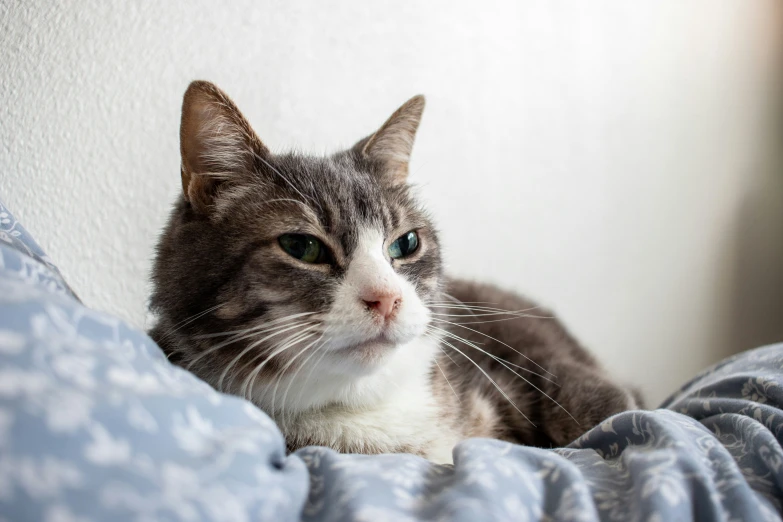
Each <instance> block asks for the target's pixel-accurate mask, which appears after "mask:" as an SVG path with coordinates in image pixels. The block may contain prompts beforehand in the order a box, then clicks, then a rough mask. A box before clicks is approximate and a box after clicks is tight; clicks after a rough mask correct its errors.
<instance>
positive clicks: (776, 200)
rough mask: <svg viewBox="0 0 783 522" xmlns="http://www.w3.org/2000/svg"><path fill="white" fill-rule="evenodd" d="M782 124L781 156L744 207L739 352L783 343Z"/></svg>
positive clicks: (736, 291) (734, 326)
mask: <svg viewBox="0 0 783 522" xmlns="http://www.w3.org/2000/svg"><path fill="white" fill-rule="evenodd" d="M780 106H781V107H783V102H782V103H781V104H780ZM782 113H783V112H781V111H778V114H782ZM776 123H777V125H776V127H775V128H776V130H777V132H775V136H774V140H770V141H771V142H772V146H771V147H770V148H769V150H772V151H774V154H775V156H774V157H772V158H769V159H768V161H767V162H765V163H764V164H763V165H762V168H763V170H764V171H763V172H762V174H761V175H760V176H759V183H758V184H757V185H756V186H755V187H754V190H753V191H751V192H750V193H749V194H748V196H747V198H746V199H745V201H743V203H742V205H741V207H740V209H739V216H738V221H737V227H736V233H737V238H736V242H735V247H736V249H737V250H736V252H735V256H736V257H735V263H734V274H733V288H732V289H731V293H730V295H731V296H732V302H731V303H729V321H730V325H728V326H729V331H730V333H731V338H730V341H731V342H730V343H728V346H730V347H731V348H730V349H732V350H733V351H734V352H739V351H743V350H747V349H750V348H755V347H757V346H761V345H764V344H769V343H773V342H783V152H782V151H781V149H782V148H783V121H777V122H776ZM771 231H773V232H774V231H776V233H770V232H771ZM724 346H725V345H724ZM725 355H730V354H725Z"/></svg>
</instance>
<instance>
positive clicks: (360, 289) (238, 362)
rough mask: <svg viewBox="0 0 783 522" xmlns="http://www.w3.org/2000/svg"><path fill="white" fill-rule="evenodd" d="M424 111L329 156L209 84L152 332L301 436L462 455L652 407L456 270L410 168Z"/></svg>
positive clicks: (186, 117) (308, 440)
mask: <svg viewBox="0 0 783 522" xmlns="http://www.w3.org/2000/svg"><path fill="white" fill-rule="evenodd" d="M423 110H424V98H423V97H422V96H415V97H413V98H411V99H410V100H409V101H408V102H406V103H405V104H404V105H402V106H401V107H400V108H399V109H398V110H397V111H396V112H394V114H392V116H391V117H390V118H389V119H388V120H387V121H386V122H385V123H384V124H383V125H382V126H381V127H380V128H379V129H378V130H377V131H376V132H375V133H373V134H371V135H370V136H368V137H366V138H364V139H362V140H360V141H359V142H358V143H357V144H356V145H355V146H353V147H352V148H350V149H348V150H344V151H341V152H338V153H336V154H333V155H331V156H326V157H314V156H307V155H302V154H295V153H287V154H273V153H271V152H270V151H269V149H267V147H266V146H265V145H264V144H263V142H262V141H261V140H260V139H259V138H258V137H257V136H256V135H255V133H254V132H253V130H252V129H251V127H250V125H249V124H248V122H247V120H246V119H245V118H244V117H243V116H242V114H241V113H240V112H239V110H238V109H237V108H236V106H235V105H234V103H233V102H232V101H231V100H230V99H229V97H228V96H226V94H224V93H223V92H222V91H221V90H220V89H218V88H217V87H216V86H214V85H213V84H211V83H208V82H204V81H196V82H193V83H192V84H191V85H190V86H189V87H188V89H187V91H186V93H185V96H184V100H183V106H182V121H181V129H180V145H181V147H180V148H181V155H182V166H181V180H182V195H181V196H180V197H178V199H177V201H176V203H175V204H174V208H173V210H172V212H171V215H170V218H169V221H168V224H167V226H166V227H165V230H164V231H163V233H162V235H161V237H160V240H159V243H158V245H157V250H156V257H155V262H154V266H153V272H152V282H153V293H152V296H151V299H150V305H151V308H152V310H153V312H155V313H156V315H157V317H158V321H157V324H156V325H155V326H154V327H153V329H152V330H151V331H150V335H151V337H152V338H153V339H154V340H155V341H156V342H157V343H158V344H159V345H160V346H161V347H162V348H163V350H164V351H165V352H166V353H167V355H168V356H169V358H170V360H171V361H172V362H174V363H175V364H178V365H181V366H182V367H184V368H187V369H189V370H191V371H192V372H194V373H195V374H196V375H198V376H199V377H201V378H202V379H204V380H205V381H206V382H208V383H210V384H211V385H213V386H214V387H215V388H216V389H218V390H222V391H226V392H228V393H232V394H236V395H240V396H244V397H247V398H248V399H250V400H251V401H253V402H254V403H255V404H256V405H258V406H259V407H260V408H262V409H263V410H264V411H265V412H266V413H268V414H269V415H270V416H271V417H272V418H274V419H275V420H276V422H277V423H278V425H279V427H280V429H281V431H282V432H283V434H284V436H285V439H286V443H287V446H288V450H289V451H294V450H296V449H298V448H301V447H304V446H308V445H323V446H328V447H331V448H334V449H336V450H338V451H341V452H348V453H365V454H377V453H393V452H404V453H412V454H416V455H420V456H422V457H425V458H428V459H430V460H432V461H435V462H441V463H449V462H451V461H452V448H453V447H454V445H455V444H456V443H457V442H459V441H461V440H463V439H466V438H469V437H492V438H497V439H501V440H506V441H511V442H515V443H520V444H526V445H533V446H540V447H551V446H563V445H566V444H568V443H570V442H571V441H573V440H574V439H576V438H577V437H578V436H579V435H581V434H582V433H584V432H585V431H586V430H588V429H589V428H591V427H592V426H594V425H596V424H597V423H599V422H600V421H602V420H604V419H605V418H607V417H609V416H611V415H613V414H615V413H618V412H622V411H625V410H628V409H634V408H637V407H638V406H639V404H638V397H637V396H636V395H635V394H634V392H632V391H631V390H630V389H626V388H625V387H623V386H620V385H618V384H615V383H614V382H613V381H612V380H611V379H610V378H609V376H608V375H607V373H606V372H605V371H604V370H603V369H602V368H601V366H600V365H599V364H598V363H597V362H596V360H595V359H594V358H593V356H591V355H590V354H589V353H588V352H587V351H586V350H585V349H584V348H582V347H581V346H580V345H579V343H578V342H577V341H576V340H575V339H574V338H573V337H572V336H571V335H570V334H569V333H568V332H567V331H566V329H565V328H564V327H563V325H562V324H561V323H560V322H559V321H558V320H557V319H555V318H554V317H552V316H551V315H550V314H549V313H548V312H546V311H544V310H542V309H541V308H539V307H538V306H536V305H535V304H534V303H532V302H530V301H528V300H527V299H525V298H523V297H521V296H518V295H516V294H514V293H512V292H509V291H506V290H502V289H500V288H497V287H493V286H490V285H485V284H479V283H474V282H469V281H463V280H457V279H452V278H449V277H447V276H446V275H444V273H443V262H442V259H441V251H440V245H439V242H438V233H437V231H436V228H435V226H434V224H433V221H432V219H431V217H430V216H429V214H428V213H427V212H426V210H425V209H424V208H423V207H422V206H421V205H420V204H419V203H418V202H417V200H416V199H415V198H414V196H413V194H412V193H411V189H410V185H409V184H408V181H407V177H408V162H409V159H410V156H411V151H412V148H413V142H414V137H415V135H416V131H417V129H418V126H419V122H420V119H421V116H422V112H423ZM488 262H491V260H488Z"/></svg>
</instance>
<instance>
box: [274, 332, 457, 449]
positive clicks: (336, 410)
mask: <svg viewBox="0 0 783 522" xmlns="http://www.w3.org/2000/svg"><path fill="white" fill-rule="evenodd" d="M436 350H437V347H436V342H435V341H434V340H432V339H429V338H426V337H419V338H417V339H415V340H414V341H412V342H410V343H408V344H405V345H402V346H398V347H397V348H396V349H395V350H394V352H393V353H391V354H389V356H388V360H386V361H384V363H383V364H381V365H380V367H379V368H378V369H377V371H376V372H374V373H372V374H370V375H365V376H362V377H358V378H355V377H352V376H350V375H345V374H342V375H339V374H326V375H324V374H323V373H318V372H317V370H316V372H313V373H316V375H315V376H313V377H311V378H308V379H307V380H306V381H304V382H303V381H298V382H297V383H296V384H295V385H298V386H297V387H298V388H300V389H299V390H297V393H296V394H295V395H296V397H294V398H292V399H291V400H287V401H286V404H285V406H284V407H282V408H279V410H277V411H276V413H275V417H277V421H278V423H279V424H280V426H281V428H282V429H283V431H284V432H285V433H286V436H287V437H288V438H289V439H294V440H303V441H309V442H311V443H315V444H321V445H326V446H330V447H334V448H347V449H348V451H356V452H361V453H388V452H399V451H411V452H415V453H418V454H421V455H424V456H426V457H428V458H429V459H430V460H433V461H435V462H439V463H450V462H451V449H452V447H453V446H454V444H456V443H457V442H458V441H459V439H460V436H459V434H458V433H456V432H455V431H454V430H452V429H451V428H450V427H449V425H450V424H451V423H450V422H448V419H447V418H446V416H447V415H448V412H447V411H444V405H442V404H439V403H438V401H437V398H436V397H435V396H434V395H433V389H432V384H431V372H432V365H433V364H434V363H433V360H434V355H435V352H436ZM308 371H309V370H307V369H305V370H303V372H302V373H304V374H307V372H308ZM286 385H287V384H286ZM259 399H261V401H259V402H262V403H263V398H262V397H259ZM262 406H264V405H263V404H262ZM265 409H266V410H267V411H272V410H271V409H270V408H265Z"/></svg>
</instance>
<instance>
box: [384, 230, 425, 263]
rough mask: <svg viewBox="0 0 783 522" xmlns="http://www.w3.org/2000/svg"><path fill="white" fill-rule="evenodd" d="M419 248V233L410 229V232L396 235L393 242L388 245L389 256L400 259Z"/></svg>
mask: <svg viewBox="0 0 783 522" xmlns="http://www.w3.org/2000/svg"><path fill="white" fill-rule="evenodd" d="M417 248H419V235H418V234H417V233H416V232H415V231H413V230H411V231H410V232H408V233H406V234H403V235H401V236H400V237H398V238H397V239H396V240H395V241H394V243H392V244H391V245H389V257H391V258H392V259H400V258H403V257H408V256H409V255H411V254H413V253H414V252H415V251H416V249H417Z"/></svg>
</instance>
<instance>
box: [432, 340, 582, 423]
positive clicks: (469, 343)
mask: <svg viewBox="0 0 783 522" xmlns="http://www.w3.org/2000/svg"><path fill="white" fill-rule="evenodd" d="M430 328H435V329H436V330H438V331H440V332H442V333H443V334H445V335H447V336H449V337H450V338H452V339H454V340H455V341H459V342H461V343H463V344H465V345H467V346H470V347H472V348H475V349H477V350H479V351H481V352H484V353H485V354H486V355H489V356H490V357H492V358H493V359H495V360H496V361H497V362H499V363H500V364H501V365H503V366H504V367H505V368H506V369H507V370H508V371H510V372H511V373H513V374H514V375H516V376H517V377H519V378H520V379H522V380H523V381H525V382H526V383H528V384H529V385H530V386H532V387H533V388H535V389H536V390H538V391H539V392H540V393H541V394H542V395H544V397H546V398H547V399H549V400H550V401H552V402H553V403H555V404H556V405H557V406H558V407H559V408H560V409H561V410H563V411H564V412H566V414H567V415H568V416H569V417H571V418H572V419H573V420H574V422H576V423H577V424H579V421H577V420H576V418H574V416H573V415H571V413H570V412H569V411H568V410H567V409H565V408H564V407H563V405H561V404H560V403H559V402H557V401H556V400H555V399H553V398H552V397H551V396H550V395H549V394H548V393H547V392H545V391H544V390H542V389H541V388H539V387H538V386H536V385H535V384H533V383H532V382H530V381H529V380H527V379H526V378H525V377H523V376H522V375H520V374H519V373H517V372H515V371H514V370H513V369H511V368H510V367H509V366H508V365H507V364H506V363H505V362H503V360H501V359H500V358H498V357H495V356H494V355H492V354H491V353H489V352H487V351H485V350H482V349H481V348H479V347H478V346H476V345H475V344H473V343H471V342H470V341H468V340H467V339H463V338H462V337H460V336H458V335H455V334H452V333H451V332H449V331H448V330H444V329H443V328H438V327H436V326H435V327H432V326H431V327H430Z"/></svg>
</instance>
